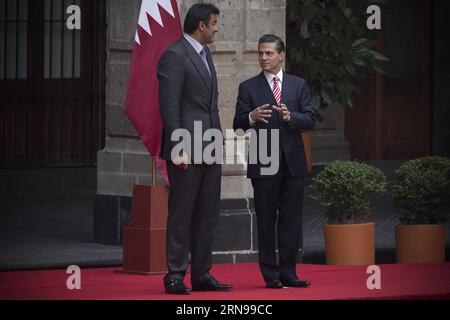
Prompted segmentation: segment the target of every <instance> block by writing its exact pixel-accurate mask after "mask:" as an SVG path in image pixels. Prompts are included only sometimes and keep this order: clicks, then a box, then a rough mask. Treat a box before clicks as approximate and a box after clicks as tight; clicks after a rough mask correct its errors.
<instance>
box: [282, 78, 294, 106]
mask: <svg viewBox="0 0 450 320" xmlns="http://www.w3.org/2000/svg"><path fill="white" fill-rule="evenodd" d="M290 80H291V79H290V77H289V75H288V74H287V73H286V72H283V84H282V86H283V87H282V89H281V103H284V104H286V101H287V98H288V95H289V92H292V91H291V86H292V82H291V81H290Z"/></svg>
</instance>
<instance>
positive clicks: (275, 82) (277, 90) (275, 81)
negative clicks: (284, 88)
mask: <svg viewBox="0 0 450 320" xmlns="http://www.w3.org/2000/svg"><path fill="white" fill-rule="evenodd" d="M279 81H280V79H278V77H277V76H275V77H273V96H274V97H275V100H276V102H277V106H278V107H280V106H281V105H280V103H281V90H280V86H279V85H278V82H279Z"/></svg>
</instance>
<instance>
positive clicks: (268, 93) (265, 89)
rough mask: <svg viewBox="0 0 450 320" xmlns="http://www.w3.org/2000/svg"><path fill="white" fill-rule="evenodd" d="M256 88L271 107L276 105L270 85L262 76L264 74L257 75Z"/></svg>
mask: <svg viewBox="0 0 450 320" xmlns="http://www.w3.org/2000/svg"><path fill="white" fill-rule="evenodd" d="M258 87H259V89H260V90H261V92H262V93H263V94H264V96H265V97H266V99H268V100H267V101H268V102H269V103H270V104H271V105H276V104H277V102H276V100H275V97H274V96H273V92H272V89H270V85H269V83H268V82H267V79H266V76H265V75H264V72H261V73H260V74H259V77H258Z"/></svg>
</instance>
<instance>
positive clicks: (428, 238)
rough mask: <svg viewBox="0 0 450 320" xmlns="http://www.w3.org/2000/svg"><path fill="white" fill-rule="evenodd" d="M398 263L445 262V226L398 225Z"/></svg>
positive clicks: (396, 234) (396, 231)
mask: <svg viewBox="0 0 450 320" xmlns="http://www.w3.org/2000/svg"><path fill="white" fill-rule="evenodd" d="M395 236H396V247H397V263H443V262H444V261H445V226H444V225H443V224H436V225H397V226H396V229H395Z"/></svg>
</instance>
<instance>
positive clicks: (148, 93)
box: [125, 0, 182, 185]
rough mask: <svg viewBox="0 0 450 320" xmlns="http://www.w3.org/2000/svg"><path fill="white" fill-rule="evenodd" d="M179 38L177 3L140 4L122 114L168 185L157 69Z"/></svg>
mask: <svg viewBox="0 0 450 320" xmlns="http://www.w3.org/2000/svg"><path fill="white" fill-rule="evenodd" d="M181 35H182V29H181V22H180V14H179V12H178V6H177V2H176V0H142V4H141V11H140V14H139V22H138V27H137V30H136V38H135V43H134V48H133V57H132V60H131V71H130V77H129V80H128V93H127V99H126V102H125V113H126V115H127V116H128V118H129V119H130V120H131V122H132V123H133V125H134V127H135V128H136V131H137V133H138V134H139V137H140V138H141V140H142V142H143V143H144V145H145V147H146V148H147V150H148V151H149V152H150V155H151V156H152V158H153V161H155V164H156V167H157V168H158V170H159V172H160V174H161V175H162V176H163V177H164V180H165V182H166V184H167V185H168V184H169V181H168V178H167V169H166V162H165V161H164V160H162V159H160V158H159V149H160V145H161V135H162V119H161V115H160V113H159V97H158V78H157V68H158V62H159V59H160V57H161V55H162V54H163V53H164V51H165V50H166V49H167V48H168V47H169V46H170V45H171V44H173V43H174V42H175V41H176V40H177V39H178V38H179V37H180V36H181Z"/></svg>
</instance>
